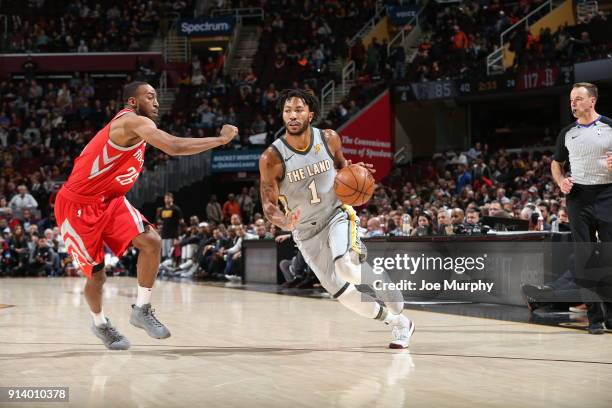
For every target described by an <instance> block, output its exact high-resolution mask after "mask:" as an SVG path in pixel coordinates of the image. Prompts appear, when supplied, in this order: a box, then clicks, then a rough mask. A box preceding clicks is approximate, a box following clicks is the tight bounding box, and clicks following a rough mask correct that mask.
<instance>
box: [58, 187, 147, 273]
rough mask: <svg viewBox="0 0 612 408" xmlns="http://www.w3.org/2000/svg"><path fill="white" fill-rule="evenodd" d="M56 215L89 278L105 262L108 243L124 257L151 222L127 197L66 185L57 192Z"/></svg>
mask: <svg viewBox="0 0 612 408" xmlns="http://www.w3.org/2000/svg"><path fill="white" fill-rule="evenodd" d="M55 218H56V219H57V225H58V226H59V227H60V231H61V234H62V239H63V240H64V243H65V244H66V249H67V251H68V253H69V254H70V256H71V257H72V260H73V262H74V264H75V265H76V266H78V267H79V269H81V270H82V271H83V273H85V275H87V277H88V278H91V277H92V270H93V267H94V266H95V265H97V264H100V263H103V262H104V245H107V246H108V247H109V248H110V249H111V251H113V253H114V254H115V255H117V256H121V255H123V253H124V252H125V251H126V250H127V249H128V247H129V246H130V245H131V243H132V240H133V239H134V238H135V237H136V236H138V235H139V234H142V233H143V232H145V225H146V224H149V222H148V221H147V219H146V218H145V217H143V216H142V214H140V212H139V211H138V210H137V209H135V208H134V207H132V205H131V204H130V203H129V201H128V200H127V198H125V196H120V197H114V198H109V199H106V200H102V199H101V198H96V197H85V196H81V195H78V194H75V193H73V192H71V191H68V190H66V189H65V188H63V189H62V190H60V192H59V194H58V195H57V199H56V201H55Z"/></svg>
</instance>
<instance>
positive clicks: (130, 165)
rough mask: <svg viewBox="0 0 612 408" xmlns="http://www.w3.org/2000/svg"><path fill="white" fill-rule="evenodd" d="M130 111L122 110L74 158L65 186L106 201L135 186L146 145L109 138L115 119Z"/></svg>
mask: <svg viewBox="0 0 612 408" xmlns="http://www.w3.org/2000/svg"><path fill="white" fill-rule="evenodd" d="M128 112H133V111H132V110H131V109H123V110H121V111H119V112H118V113H117V114H116V115H115V117H114V118H113V119H112V120H111V121H110V122H109V123H108V124H107V125H106V126H105V127H104V128H103V129H102V130H100V131H99V132H98V133H97V134H96V136H95V137H94V138H93V139H91V141H90V142H89V143H88V144H87V146H85V148H84V149H83V151H82V152H81V154H80V155H79V157H77V158H76V160H75V161H74V168H73V169H72V173H71V174H70V177H68V181H67V182H66V184H65V185H64V188H65V189H68V190H69V191H70V192H72V193H76V194H78V195H80V196H89V197H90V198H94V199H95V198H99V199H100V200H101V201H104V200H106V199H108V198H112V197H118V196H123V195H125V194H126V193H127V192H128V191H129V190H130V189H131V188H132V186H133V185H134V182H135V181H136V179H137V178H138V175H140V171H141V170H142V166H143V164H144V153H145V148H146V145H147V144H146V143H145V141H144V140H141V141H140V142H138V143H137V144H135V145H133V146H129V147H123V146H119V145H117V144H115V143H113V142H112V141H111V140H110V126H111V123H112V121H113V120H115V119H117V118H118V117H120V116H122V115H124V114H126V113H128Z"/></svg>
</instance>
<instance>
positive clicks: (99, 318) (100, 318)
mask: <svg viewBox="0 0 612 408" xmlns="http://www.w3.org/2000/svg"><path fill="white" fill-rule="evenodd" d="M89 313H91V317H93V319H94V324H95V325H96V326H100V325H102V324H106V323H107V320H106V317H105V316H104V310H100V313H94V312H92V311H90V312H89Z"/></svg>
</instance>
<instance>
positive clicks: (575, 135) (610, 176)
mask: <svg viewBox="0 0 612 408" xmlns="http://www.w3.org/2000/svg"><path fill="white" fill-rule="evenodd" d="M608 152H610V153H612V119H610V118H607V117H605V116H600V117H599V118H597V120H595V121H594V122H592V123H589V124H588V125H580V124H578V123H577V122H574V123H572V124H571V125H569V126H567V127H566V128H564V129H563V130H561V132H560V133H559V137H558V138H557V148H556V149H555V155H554V159H555V160H556V161H558V162H561V163H562V162H565V161H568V160H569V163H570V167H571V171H572V178H573V179H574V183H576V184H583V185H594V184H611V183H612V171H610V170H608V166H607V164H606V156H607V155H608Z"/></svg>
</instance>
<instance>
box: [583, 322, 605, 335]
mask: <svg viewBox="0 0 612 408" xmlns="http://www.w3.org/2000/svg"><path fill="white" fill-rule="evenodd" d="M587 330H588V331H589V334H604V333H605V332H606V329H605V328H604V324H603V323H591V324H589V325H588V327H587Z"/></svg>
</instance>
